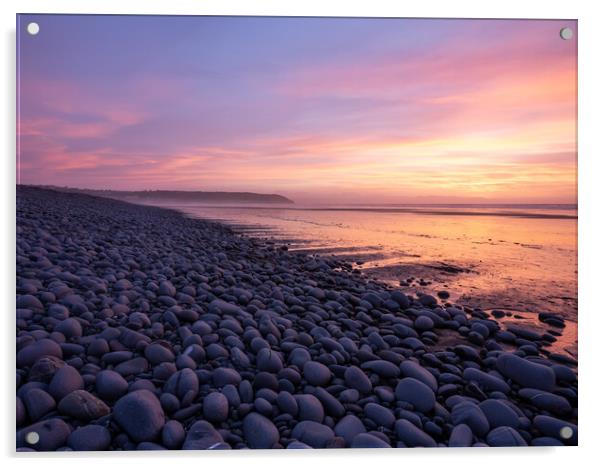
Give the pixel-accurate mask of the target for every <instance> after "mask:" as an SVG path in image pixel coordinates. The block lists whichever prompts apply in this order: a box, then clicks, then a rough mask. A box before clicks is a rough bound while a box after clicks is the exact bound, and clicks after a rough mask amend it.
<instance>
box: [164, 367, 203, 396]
mask: <svg viewBox="0 0 602 466" xmlns="http://www.w3.org/2000/svg"><path fill="white" fill-rule="evenodd" d="M164 391H165V392H166V393H171V394H173V395H176V396H177V397H178V398H179V399H180V401H182V399H183V398H184V397H185V396H188V397H190V398H195V397H196V395H197V394H198V392H199V378H198V377H197V375H196V374H195V373H194V371H193V370H192V369H189V368H186V369H182V370H181V371H178V372H176V373H175V374H173V375H172V376H171V377H170V378H169V379H168V380H167V383H166V384H165V387H164Z"/></svg>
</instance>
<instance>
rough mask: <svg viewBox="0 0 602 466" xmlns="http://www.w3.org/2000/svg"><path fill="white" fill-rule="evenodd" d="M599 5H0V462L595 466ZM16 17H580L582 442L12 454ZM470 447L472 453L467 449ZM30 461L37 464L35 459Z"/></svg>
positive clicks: (187, 0)
mask: <svg viewBox="0 0 602 466" xmlns="http://www.w3.org/2000/svg"><path fill="white" fill-rule="evenodd" d="M598 3H599V2H597V1H593V0H592V1H579V0H566V1H555V0H548V1H525V0H503V1H498V2H487V1H482V0H481V1H479V0H454V1H449V0H448V1H446V0H439V1H434V0H421V1H418V2H407V3H406V2H402V1H383V0H369V1H366V0H364V1H360V0H330V1H328V0H298V1H288V0H264V1H259V0H209V1H201V0H198V1H194V0H168V1H165V0H146V1H141V0H104V1H102V0H86V1H70V0H53V1H48V0H46V1H44V0H22V1H18V2H17V1H13V0H2V2H0V11H1V13H2V14H1V16H0V21H1V24H2V39H3V46H2V49H1V51H2V61H1V62H0V63H1V65H0V66H1V69H2V72H1V75H2V87H1V91H2V99H1V100H0V102H3V108H2V112H1V114H0V118H1V123H0V131H2V139H1V140H2V141H3V149H4V150H3V153H2V157H1V160H2V163H3V166H2V171H1V173H2V177H3V180H2V181H3V183H2V188H1V189H0V193H1V194H0V195H1V196H2V217H3V224H2V228H0V232H1V235H2V241H1V243H0V244H1V245H2V248H1V251H2V253H1V255H0V262H1V263H2V267H1V274H2V275H1V276H0V286H1V289H0V296H2V298H3V299H2V304H3V306H2V310H1V311H0V314H1V315H2V317H3V325H2V330H3V331H4V332H5V333H4V339H3V340H4V341H3V343H2V348H3V349H4V351H3V354H4V361H3V377H2V379H3V381H4V382H3V383H2V384H0V387H1V389H2V398H1V402H2V404H1V406H2V410H1V411H2V414H3V416H2V417H3V419H2V423H1V426H2V427H1V428H2V431H1V434H0V439H1V442H2V452H3V454H4V455H3V456H5V457H6V459H7V460H8V462H10V463H11V464H12V462H13V461H15V460H17V459H20V464H29V463H34V462H37V463H38V464H39V462H40V460H41V461H43V462H44V465H54V464H62V463H64V462H65V461H67V462H72V461H76V462H78V463H81V462H83V461H85V463H86V465H90V466H92V465H97V464H103V465H105V466H106V462H107V461H111V462H113V461H117V462H120V461H125V460H128V461H137V460H142V461H144V462H145V463H146V464H148V465H149V466H153V465H159V464H164V463H165V462H166V461H177V462H178V466H180V465H182V464H199V462H211V463H214V462H219V464H220V466H221V465H223V466H227V465H235V464H239V463H241V462H244V463H247V462H252V463H261V464H262V465H265V466H268V465H276V464H278V465H280V464H283V463H286V465H287V466H295V465H303V466H307V464H308V462H311V463H315V462H318V463H321V462H326V461H328V462H329V463H338V462H345V463H346V464H350V465H356V464H357V465H359V464H366V463H374V462H378V463H379V465H380V464H384V463H390V464H401V463H403V462H415V463H419V464H421V465H422V464H430V463H433V464H445V463H448V462H450V461H453V462H454V463H456V462H462V463H463V464H465V465H470V464H475V465H477V464H479V465H480V464H482V463H484V462H486V463H487V466H493V465H497V464H500V465H501V464H503V465H507V464H508V463H515V464H517V465H520V464H524V463H526V462H527V461H529V462H534V463H535V462H537V463H545V464H546V465H555V464H562V465H564V466H566V465H568V464H577V463H579V464H581V463H583V464H588V463H590V462H596V463H598V464H599V461H600V458H598V460H595V458H596V456H598V457H599V456H600V454H599V453H598V454H596V453H597V449H598V448H599V443H600V442H599V440H598V437H599V436H600V435H601V434H602V431H601V422H602V413H601V410H600V406H601V404H602V393H601V390H602V377H601V376H600V373H601V371H602V367H601V362H600V358H599V356H600V347H599V346H598V345H597V344H598V342H599V339H600V336H599V335H597V333H600V332H602V322H601V317H600V316H601V315H602V308H601V306H600V305H599V303H600V300H599V299H596V298H597V297H598V295H599V293H597V291H598V289H599V288H600V285H599V281H600V266H601V264H602V257H601V254H600V249H601V248H600V241H601V238H602V231H601V228H600V225H601V221H600V216H601V214H602V209H601V208H600V203H601V202H602V195H601V192H600V186H601V185H602V183H601V182H600V180H599V177H600V176H601V175H602V172H601V170H600V167H601V162H600V158H601V157H602V144H601V138H602V131H601V130H602V118H601V111H600V106H601V105H602V99H601V94H602V93H601V91H600V87H601V85H600V83H602V70H601V58H600V57H601V56H602V50H601V48H602V37H601V35H602V34H601V32H600V31H602V16H601V15H600V13H601V11H599V10H601V9H600V8H596V5H597V4H598ZM16 13H111V14H199V15H200V14H214V15H276V16H279V15H289V16H398V17H471V18H562V19H575V18H576V19H578V20H579V31H578V33H579V217H580V218H579V341H580V351H579V379H580V380H579V381H580V387H579V401H580V406H581V409H580V413H579V414H580V416H579V430H580V438H579V442H580V446H579V447H576V448H569V447H566V448H529V449H509V448H507V449H499V448H498V449H478V451H474V450H465V449H462V450H452V449H439V450H436V451H435V450H429V451H424V450H422V451H419V450H416V449H407V450H393V451H382V450H379V451H374V450H353V451H350V450H346V451H341V450H336V451H335V450H331V451H307V450H305V451H300V450H297V451H287V452H260V451H247V452H220V451H213V452H128V453H95V454H60V455H58V454H55V455H49V454H36V455H33V456H32V455H17V456H16V455H15V453H13V452H14V435H15V427H14V367H15V364H14V357H15V356H14V347H13V344H14V334H13V332H14V330H13V329H14V328H15V327H14V313H13V309H14V289H15V286H14V284H15V274H14V270H15V266H14V238H15V227H14V218H15V207H14V185H15V109H14V102H15V73H14V70H15V14H16ZM475 450H476V449H475ZM36 460H37V461H36Z"/></svg>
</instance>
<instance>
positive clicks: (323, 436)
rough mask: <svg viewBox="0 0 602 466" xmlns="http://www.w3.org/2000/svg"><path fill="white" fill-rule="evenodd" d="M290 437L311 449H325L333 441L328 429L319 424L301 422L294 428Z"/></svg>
mask: <svg viewBox="0 0 602 466" xmlns="http://www.w3.org/2000/svg"><path fill="white" fill-rule="evenodd" d="M291 436H292V438H294V439H296V440H299V441H301V442H303V443H305V444H306V445H309V446H310V447H312V448H326V446H327V445H328V443H329V442H331V441H332V440H333V439H334V432H333V430H332V429H331V428H330V427H328V426H325V425H324V424H320V423H319V422H315V421H301V422H300V423H299V424H297V425H296V426H295V428H294V429H293V431H292V433H291Z"/></svg>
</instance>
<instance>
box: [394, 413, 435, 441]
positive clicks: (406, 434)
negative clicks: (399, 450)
mask: <svg viewBox="0 0 602 466" xmlns="http://www.w3.org/2000/svg"><path fill="white" fill-rule="evenodd" d="M395 435H396V436H397V439H398V440H400V441H402V442H403V443H404V444H405V445H406V446H408V447H436V446H437V443H436V442H435V440H434V439H433V438H432V437H431V436H430V435H429V434H427V433H426V432H424V431H422V430H420V429H419V428H418V427H416V426H415V425H414V424H412V423H411V422H410V421H408V420H407V419H399V420H398V421H397V422H395Z"/></svg>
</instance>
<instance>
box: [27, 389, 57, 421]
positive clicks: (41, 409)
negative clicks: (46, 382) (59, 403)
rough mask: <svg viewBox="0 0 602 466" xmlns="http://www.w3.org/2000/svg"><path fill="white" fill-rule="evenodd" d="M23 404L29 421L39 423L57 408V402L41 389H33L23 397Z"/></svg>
mask: <svg viewBox="0 0 602 466" xmlns="http://www.w3.org/2000/svg"><path fill="white" fill-rule="evenodd" d="M23 404H24V405H25V408H26V409H27V414H28V416H29V419H31V420H32V421H37V420H38V419H40V418H42V417H44V416H45V415H46V414H48V413H49V412H51V411H53V410H54V409H55V408H56V402H55V401H54V398H52V397H51V396H50V395H49V394H48V393H46V392H45V391H44V390H42V389H40V388H32V389H31V390H28V391H27V392H26V393H25V394H24V395H23Z"/></svg>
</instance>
